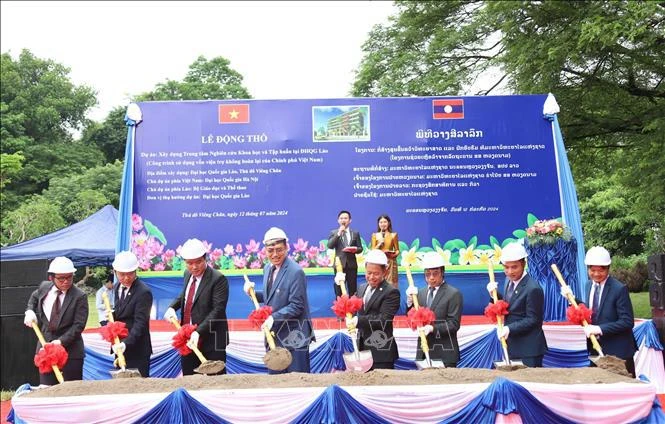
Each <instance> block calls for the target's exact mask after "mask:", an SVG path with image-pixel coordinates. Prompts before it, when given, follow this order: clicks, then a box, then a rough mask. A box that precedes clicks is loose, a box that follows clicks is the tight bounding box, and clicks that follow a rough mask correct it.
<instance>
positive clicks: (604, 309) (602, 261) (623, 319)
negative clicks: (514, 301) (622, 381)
mask: <svg viewBox="0 0 665 424" xmlns="http://www.w3.org/2000/svg"><path fill="white" fill-rule="evenodd" d="M611 263H612V259H611V258H610V253H609V252H608V251H607V249H605V248H604V247H601V246H594V247H592V248H591V249H589V251H588V252H587V253H586V256H585V258H584V264H585V265H586V266H587V272H588V273H589V279H590V281H589V283H588V287H587V288H586V293H587V295H588V299H589V304H590V305H591V311H592V314H591V324H590V325H587V326H586V327H584V333H585V334H586V336H587V348H588V350H589V352H590V353H592V352H593V353H595V350H594V349H593V346H591V341H590V339H588V338H589V337H591V335H592V334H593V335H595V336H596V337H598V343H600V347H601V349H602V350H603V353H604V354H605V355H614V356H616V357H618V358H621V359H623V360H625V361H626V370H627V371H628V372H629V373H630V374H631V375H632V376H633V377H635V360H634V359H633V355H634V354H635V351H636V350H637V343H635V337H633V325H634V324H635V318H634V316H633V305H632V303H631V301H630V295H629V294H628V288H627V287H626V286H625V285H624V284H623V283H622V282H620V281H619V280H617V279H616V278H614V277H610V264H611ZM566 289H567V290H566ZM568 292H571V291H570V287H567V286H566V287H565V288H562V289H561V295H563V296H564V297H567V294H568ZM592 366H593V363H592Z"/></svg>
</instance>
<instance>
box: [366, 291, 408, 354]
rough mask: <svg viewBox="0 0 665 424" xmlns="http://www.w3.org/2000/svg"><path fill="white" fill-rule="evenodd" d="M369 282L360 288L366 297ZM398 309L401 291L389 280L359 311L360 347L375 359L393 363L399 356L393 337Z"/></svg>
mask: <svg viewBox="0 0 665 424" xmlns="http://www.w3.org/2000/svg"><path fill="white" fill-rule="evenodd" d="M368 287H369V285H368V284H367V283H365V284H362V285H361V286H360V288H358V297H360V298H361V299H363V298H364V297H365V291H366V290H367V288H368ZM398 309H399V290H397V289H396V288H394V287H393V286H392V285H391V284H390V283H388V282H387V281H386V280H383V282H381V284H380V285H379V286H378V287H377V288H376V290H375V291H374V294H373V295H372V298H371V299H369V302H368V303H367V305H364V306H363V308H361V309H360V310H359V311H358V349H360V350H363V349H367V348H369V349H370V350H371V351H372V359H374V362H394V361H396V360H397V358H399V353H398V351H397V343H396V342H395V338H394V336H393V318H394V317H395V314H396V313H397V310H398Z"/></svg>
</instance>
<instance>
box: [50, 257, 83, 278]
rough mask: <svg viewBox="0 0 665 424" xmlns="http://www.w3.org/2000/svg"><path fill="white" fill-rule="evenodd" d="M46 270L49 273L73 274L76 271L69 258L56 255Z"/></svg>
mask: <svg viewBox="0 0 665 424" xmlns="http://www.w3.org/2000/svg"><path fill="white" fill-rule="evenodd" d="M47 272H49V273H51V274H73V273H74V272H76V268H74V264H73V263H72V261H70V260H69V258H65V257H64V256H58V257H57V258H55V259H53V260H52V261H51V264H50V265H49V267H48V271H47Z"/></svg>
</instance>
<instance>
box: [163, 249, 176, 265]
mask: <svg viewBox="0 0 665 424" xmlns="http://www.w3.org/2000/svg"><path fill="white" fill-rule="evenodd" d="M173 258H175V252H174V251H173V249H169V250H167V251H166V252H164V254H163V255H162V261H163V262H164V263H167V264H168V263H170V262H171V261H172V260H173Z"/></svg>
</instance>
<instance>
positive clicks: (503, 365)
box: [494, 359, 528, 371]
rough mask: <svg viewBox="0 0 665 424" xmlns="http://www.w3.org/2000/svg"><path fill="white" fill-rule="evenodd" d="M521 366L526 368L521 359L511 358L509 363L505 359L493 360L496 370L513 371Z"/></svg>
mask: <svg viewBox="0 0 665 424" xmlns="http://www.w3.org/2000/svg"><path fill="white" fill-rule="evenodd" d="M523 368H528V367H527V366H526V365H524V363H522V361H516V360H514V359H513V360H511V361H510V363H507V362H506V361H494V369H495V370H498V371H515V370H519V369H523Z"/></svg>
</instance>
